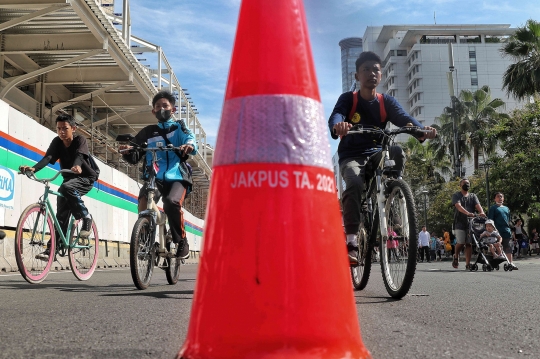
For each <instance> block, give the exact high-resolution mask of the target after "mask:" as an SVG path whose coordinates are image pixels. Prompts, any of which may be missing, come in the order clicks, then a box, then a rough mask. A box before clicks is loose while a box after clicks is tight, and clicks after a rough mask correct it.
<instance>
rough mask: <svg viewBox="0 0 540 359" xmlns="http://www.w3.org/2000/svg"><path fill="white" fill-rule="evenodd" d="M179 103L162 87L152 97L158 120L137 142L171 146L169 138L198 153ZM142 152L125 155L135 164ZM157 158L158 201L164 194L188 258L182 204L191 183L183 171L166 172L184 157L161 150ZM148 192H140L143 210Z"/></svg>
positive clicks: (180, 247)
mask: <svg viewBox="0 0 540 359" xmlns="http://www.w3.org/2000/svg"><path fill="white" fill-rule="evenodd" d="M175 103H176V99H175V97H174V96H173V95H172V94H171V93H170V92H168V91H160V92H158V93H157V94H156V95H155V96H154V98H153V99H152V107H153V108H152V114H153V115H154V116H155V117H156V118H157V120H158V123H157V124H155V125H149V126H146V127H145V128H143V129H142V130H141V131H140V132H139V133H138V134H137V135H136V136H135V140H134V142H135V143H136V144H137V145H139V146H146V147H148V148H155V147H159V146H167V144H168V143H167V142H170V143H171V144H172V145H173V146H174V147H179V152H180V153H181V155H182V157H184V156H187V155H189V154H191V155H194V154H196V153H197V145H196V144H195V136H194V135H193V133H192V132H191V130H190V129H189V128H187V126H186V125H185V123H184V121H182V120H180V121H178V122H176V121H175V120H174V118H173V117H172V114H173V113H174V112H175V107H174V105H175ZM165 138H167V140H168V141H167V140H165ZM145 144H146V145H145ZM118 148H119V150H120V151H125V150H131V149H132V147H131V146H129V145H120V146H119V147H118ZM124 153H125V152H124ZM142 154H143V153H142V152H138V151H129V152H127V153H125V154H124V155H123V158H124V159H125V160H126V161H127V162H129V163H131V164H136V163H137V162H139V161H140V160H141V158H142V157H144V156H143V155H142ZM157 161H158V162H157V164H158V166H159V172H158V173H157V175H156V186H157V189H158V191H156V198H155V199H156V202H157V201H159V198H160V196H163V209H164V210H165V214H166V215H167V218H168V220H169V225H170V227H171V235H172V240H173V242H174V243H176V244H177V246H178V247H177V251H176V257H177V258H183V259H186V258H188V257H189V245H188V243H187V239H186V230H185V227H184V213H183V211H182V204H183V203H184V199H185V198H186V194H187V193H189V192H188V191H191V184H190V183H188V182H186V181H185V180H184V179H183V178H182V175H181V174H180V173H178V174H177V178H175V179H165V172H167V171H168V170H169V169H171V168H173V167H175V166H176V164H177V163H178V162H179V161H180V158H179V157H178V155H177V153H175V152H172V151H168V152H165V151H164V152H158V153H157ZM151 164H152V155H151V153H147V154H146V164H145V165H146V166H150V165H151ZM145 196H146V191H145V188H144V187H143V188H141V191H140V192H139V211H140V210H141V209H146V197H145Z"/></svg>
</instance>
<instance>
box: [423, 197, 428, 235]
mask: <svg viewBox="0 0 540 359" xmlns="http://www.w3.org/2000/svg"><path fill="white" fill-rule="evenodd" d="M422 193H423V194H424V226H426V228H428V231H429V227H428V224H427V195H428V193H429V192H428V191H422Z"/></svg>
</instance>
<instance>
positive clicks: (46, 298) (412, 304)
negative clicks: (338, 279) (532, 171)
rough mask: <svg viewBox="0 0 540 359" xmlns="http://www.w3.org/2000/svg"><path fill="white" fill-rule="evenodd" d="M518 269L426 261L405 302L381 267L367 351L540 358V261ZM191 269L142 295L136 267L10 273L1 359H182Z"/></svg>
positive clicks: (363, 313)
mask: <svg viewBox="0 0 540 359" xmlns="http://www.w3.org/2000/svg"><path fill="white" fill-rule="evenodd" d="M516 263H517V264H518V266H519V270H518V271H513V272H504V271H503V270H502V268H501V270H500V271H494V272H486V273H484V272H481V271H480V272H473V273H470V272H466V271H465V270H464V269H463V267H464V263H460V269H459V270H454V269H452V268H451V264H450V262H433V263H430V264H428V263H419V264H418V270H417V275H416V277H415V281H414V284H413V287H412V289H411V291H410V294H409V295H407V296H406V297H405V298H404V299H402V300H399V301H395V300H392V299H389V297H388V296H387V294H386V291H385V289H384V285H383V283H382V279H381V275H380V270H379V267H378V264H376V265H377V266H376V267H375V271H373V272H372V277H371V278H370V282H369V283H368V285H367V287H366V289H365V290H364V291H361V292H355V293H354V295H355V298H356V303H357V310H358V318H359V321H360V326H361V330H362V337H363V339H364V344H365V346H366V347H367V348H368V349H369V350H370V351H371V353H372V356H373V358H385V359H391V358H460V359H462V358H480V357H482V358H523V357H528V358H538V357H540V326H539V325H538V322H539V320H540V314H539V313H540V311H539V310H538V307H539V305H540V304H539V302H538V294H539V293H540V278H539V274H540V256H537V257H536V256H533V257H531V258H527V259H526V260H522V261H519V262H516ZM182 270H183V271H182V274H181V279H180V281H179V282H178V284H177V285H175V286H170V285H167V282H166V280H165V274H164V273H163V272H161V271H160V270H157V271H156V272H155V274H154V277H153V280H152V285H151V286H150V288H149V289H147V290H145V291H140V290H137V289H135V288H134V286H133V284H132V282H131V277H130V274H129V269H119V270H106V271H99V272H96V273H95V274H94V276H93V277H92V278H91V279H90V280H89V281H88V282H79V281H77V280H76V279H75V278H74V277H73V275H72V274H71V272H59V273H51V274H50V275H49V277H48V278H47V279H46V280H45V281H44V282H43V283H41V284H39V285H30V284H27V283H26V282H25V281H24V280H23V279H22V277H20V275H19V274H17V273H12V274H7V275H5V274H2V275H0V358H10V359H11V358H69V359H77V358H100V359H106V358H122V359H123V358H126V359H127V358H174V356H175V355H176V353H177V352H178V350H179V348H180V346H181V345H182V344H183V342H184V339H185V336H186V333H187V326H188V321H189V314H190V310H191V303H192V298H193V289H194V285H195V277H196V270H197V267H196V266H195V265H186V266H184V267H183V268H182ZM224 310H226V308H224ZM353 315H354V313H353ZM224 330H226V328H224Z"/></svg>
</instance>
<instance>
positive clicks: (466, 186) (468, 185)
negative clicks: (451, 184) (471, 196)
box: [461, 184, 471, 191]
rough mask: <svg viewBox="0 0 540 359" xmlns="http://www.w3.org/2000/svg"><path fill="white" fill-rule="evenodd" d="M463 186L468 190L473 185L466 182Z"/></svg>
mask: <svg viewBox="0 0 540 359" xmlns="http://www.w3.org/2000/svg"><path fill="white" fill-rule="evenodd" d="M461 188H462V189H463V190H464V191H468V190H469V188H471V185H470V184H464V185H463V186H461Z"/></svg>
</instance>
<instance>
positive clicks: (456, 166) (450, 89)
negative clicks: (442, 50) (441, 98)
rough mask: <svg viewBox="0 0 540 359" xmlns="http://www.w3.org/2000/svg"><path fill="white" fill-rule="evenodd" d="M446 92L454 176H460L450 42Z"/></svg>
mask: <svg viewBox="0 0 540 359" xmlns="http://www.w3.org/2000/svg"><path fill="white" fill-rule="evenodd" d="M448 63H449V65H448V69H449V70H450V72H447V80H448V92H449V94H450V100H451V102H452V103H451V105H452V132H453V137H454V177H461V176H462V173H461V160H460V158H459V133H458V129H457V125H456V120H457V119H456V106H455V100H454V97H455V93H454V70H455V67H454V49H453V47H452V43H448Z"/></svg>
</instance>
